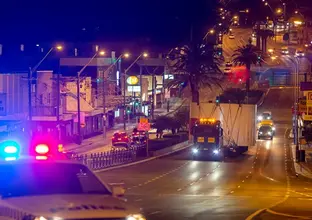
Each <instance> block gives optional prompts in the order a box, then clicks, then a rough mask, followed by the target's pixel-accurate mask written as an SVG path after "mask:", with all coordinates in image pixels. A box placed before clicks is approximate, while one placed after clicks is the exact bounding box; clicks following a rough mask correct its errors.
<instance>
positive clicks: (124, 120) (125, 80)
mask: <svg viewBox="0 0 312 220" xmlns="http://www.w3.org/2000/svg"><path fill="white" fill-rule="evenodd" d="M129 56H130V55H129V54H128V53H126V54H125V57H126V58H128V57H129ZM141 57H148V54H147V53H141V54H140V55H139V56H138V57H137V58H136V59H135V60H134V61H133V62H132V63H131V64H130V66H129V67H128V68H127V69H125V72H124V91H123V98H124V99H123V101H124V103H123V105H124V119H123V123H124V130H125V131H126V117H125V116H126V114H127V112H126V89H127V85H126V84H127V73H128V71H129V70H130V69H131V68H132V66H133V65H134V64H136V62H138V60H139V59H140V58H141ZM141 95H142V91H141Z"/></svg>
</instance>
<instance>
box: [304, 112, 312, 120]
mask: <svg viewBox="0 0 312 220" xmlns="http://www.w3.org/2000/svg"><path fill="white" fill-rule="evenodd" d="M302 118H303V120H304V121H312V115H306V114H303V117H302Z"/></svg>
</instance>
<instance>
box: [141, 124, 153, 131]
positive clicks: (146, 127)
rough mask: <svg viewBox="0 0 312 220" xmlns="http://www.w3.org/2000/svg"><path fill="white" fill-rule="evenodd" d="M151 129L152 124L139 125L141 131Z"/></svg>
mask: <svg viewBox="0 0 312 220" xmlns="http://www.w3.org/2000/svg"><path fill="white" fill-rule="evenodd" d="M150 129H151V124H150V123H139V124H138V130H139V131H149V130H150Z"/></svg>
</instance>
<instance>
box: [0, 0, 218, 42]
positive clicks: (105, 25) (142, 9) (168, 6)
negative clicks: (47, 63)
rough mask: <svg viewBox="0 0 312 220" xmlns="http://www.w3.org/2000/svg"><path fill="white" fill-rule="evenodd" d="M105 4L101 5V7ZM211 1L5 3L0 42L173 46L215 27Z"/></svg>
mask: <svg viewBox="0 0 312 220" xmlns="http://www.w3.org/2000/svg"><path fill="white" fill-rule="evenodd" d="M104 2H105V3H104ZM214 10H215V0H195V1H194V0H154V1H146V0H117V1H116V0H115V1H113V0H79V1H73V0H62V1H60V0H40V1H39V0H9V1H1V3H0V33H1V34H0V41H1V42H7V43H8V42H11V43H12V42H14V43H15V42H16V43H17V42H18V43H25V42H32V43H34V42H41V41H45V42H49V41H70V42H72V41H81V42H85V41H89V42H90V41H133V40H139V41H145V42H150V43H153V44H173V43H174V42H182V41H185V40H187V39H188V38H189V35H190V34H189V33H190V29H191V24H193V30H194V32H196V35H202V34H204V29H205V30H207V28H209V27H210V26H211V25H212V24H213V23H214V16H213V15H214V14H215V12H214Z"/></svg>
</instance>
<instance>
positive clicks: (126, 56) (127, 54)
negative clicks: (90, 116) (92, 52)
mask: <svg viewBox="0 0 312 220" xmlns="http://www.w3.org/2000/svg"><path fill="white" fill-rule="evenodd" d="M99 54H100V55H101V56H103V55H105V52H104V51H100V53H99ZM122 57H124V58H129V57H130V54H129V53H124V54H121V55H120V56H119V57H118V58H117V59H116V60H115V62H113V63H112V64H111V65H110V66H108V67H107V69H106V70H105V71H104V72H103V86H102V87H103V88H102V89H103V92H102V93H103V137H104V138H106V118H105V115H106V97H105V93H106V87H105V77H104V76H105V74H106V72H108V71H110V70H111V69H112V68H113V67H114V66H115V65H116V64H117V63H118V61H119V60H120V59H121V58H122ZM117 80H118V79H117Z"/></svg>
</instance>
